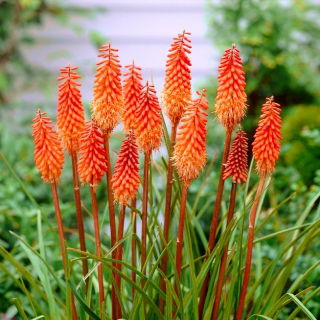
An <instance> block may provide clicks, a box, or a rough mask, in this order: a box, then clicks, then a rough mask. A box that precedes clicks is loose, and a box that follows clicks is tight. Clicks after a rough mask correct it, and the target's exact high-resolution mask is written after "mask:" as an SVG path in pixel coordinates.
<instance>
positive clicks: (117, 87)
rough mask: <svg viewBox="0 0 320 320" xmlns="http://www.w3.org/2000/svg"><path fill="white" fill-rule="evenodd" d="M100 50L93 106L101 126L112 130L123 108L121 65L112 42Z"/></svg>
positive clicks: (103, 128) (95, 116)
mask: <svg viewBox="0 0 320 320" xmlns="http://www.w3.org/2000/svg"><path fill="white" fill-rule="evenodd" d="M99 52H100V54H99V55H98V57H100V58H102V61H100V62H98V63H97V71H96V76H95V80H94V88H93V101H92V103H91V108H92V113H93V118H94V119H95V121H96V122H97V124H98V125H99V127H100V128H101V129H102V130H104V131H107V132H111V131H112V130H113V129H114V128H115V126H116V125H117V124H118V123H119V122H120V119H121V114H122V108H123V97H122V86H121V79H120V77H121V71H120V68H121V65H120V63H119V59H118V55H117V52H118V50H117V49H114V48H111V44H110V43H109V44H108V45H105V46H102V47H101V48H100V49H99Z"/></svg>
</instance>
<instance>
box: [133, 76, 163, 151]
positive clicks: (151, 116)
mask: <svg viewBox="0 0 320 320" xmlns="http://www.w3.org/2000/svg"><path fill="white" fill-rule="evenodd" d="M160 111H161V109H160V106H159V101H158V98H157V96H156V90H155V89H154V86H152V85H149V83H148V82H147V83H146V85H145V87H144V88H143V89H142V92H141V96H140V100H139V106H138V108H137V111H136V118H137V126H136V129H135V132H134V133H135V136H136V139H137V143H138V146H139V147H140V148H141V149H142V150H143V152H144V153H150V152H151V151H152V150H155V149H158V148H159V146H160V143H161V138H162V118H161V113H160Z"/></svg>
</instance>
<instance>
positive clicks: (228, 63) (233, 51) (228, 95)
mask: <svg viewBox="0 0 320 320" xmlns="http://www.w3.org/2000/svg"><path fill="white" fill-rule="evenodd" d="M218 73H219V74H218V89H217V97H216V104H215V108H214V112H215V114H216V117H217V120H218V121H219V122H220V123H221V124H222V125H223V126H224V127H225V130H226V138H225V142H224V150H223V156H222V162H221V168H220V177H219V183H218V188H217V193H216V199H215V204H214V209H213V214H212V220H211V225H210V236H209V241H208V253H210V252H211V251H212V250H213V248H214V246H215V240H216V233H217V228H218V222H219V213H220V209H221V201H222V196H223V189H224V180H223V170H224V166H225V164H226V162H227V159H228V155H229V150H230V145H231V139H232V132H233V130H234V128H235V126H236V124H237V123H239V122H240V121H241V119H242V118H243V117H244V115H245V112H246V109H247V106H246V101H247V95H246V93H245V85H246V82H245V74H244V71H243V66H242V61H241V57H240V52H239V50H238V49H237V47H236V46H235V45H232V47H231V48H229V49H227V50H226V51H225V52H224V55H223V56H222V58H221V61H220V65H219V70H218ZM209 280H210V273H208V274H207V276H206V278H205V280H204V282H203V285H202V288H201V293H200V302H199V306H198V310H199V318H200V319H201V318H202V313H203V307H204V303H205V299H206V296H207V289H208V284H209Z"/></svg>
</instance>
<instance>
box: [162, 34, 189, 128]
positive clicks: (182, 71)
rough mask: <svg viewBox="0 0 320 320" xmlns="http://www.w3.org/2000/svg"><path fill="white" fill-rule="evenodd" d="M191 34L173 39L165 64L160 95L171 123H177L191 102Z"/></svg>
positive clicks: (180, 35)
mask: <svg viewBox="0 0 320 320" xmlns="http://www.w3.org/2000/svg"><path fill="white" fill-rule="evenodd" d="M188 35H191V33H189V32H186V31H183V32H182V33H181V34H179V35H178V37H176V38H173V43H172V44H171V48H170V49H169V55H168V60H167V64H166V67H167V68H166V77H165V84H164V90H163V94H162V99H163V104H164V106H165V110H166V113H167V115H168V116H169V118H170V120H171V122H172V123H177V122H178V121H179V120H180V118H181V116H182V114H183V112H184V110H185V107H186V106H187V105H188V104H189V102H190V100H191V75H190V66H191V61H190V58H189V57H188V55H189V54H190V53H191V51H190V49H191V45H190V42H191V41H190V40H189V39H188V37H187V36H188Z"/></svg>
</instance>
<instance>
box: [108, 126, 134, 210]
mask: <svg viewBox="0 0 320 320" xmlns="http://www.w3.org/2000/svg"><path fill="white" fill-rule="evenodd" d="M139 185H140V178H139V154H138V146H137V143H136V141H135V138H134V135H133V133H132V131H130V132H129V133H128V134H127V138H126V139H125V140H124V141H123V144H122V146H121V148H120V152H119V156H118V160H117V163H116V165H115V170H114V174H113V177H112V189H113V191H114V198H115V200H116V201H118V202H119V203H120V204H122V205H127V204H128V202H130V201H132V200H133V199H134V198H135V196H136V193H137V191H138V188H139Z"/></svg>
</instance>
